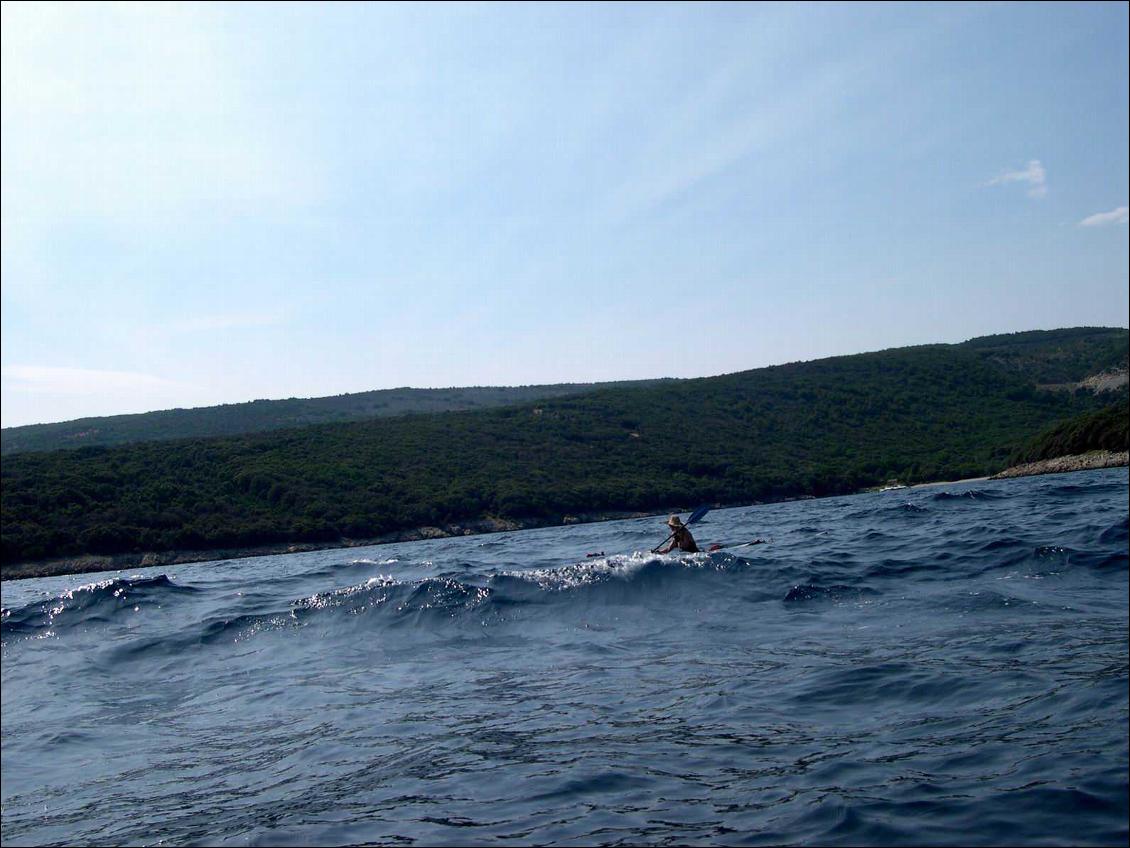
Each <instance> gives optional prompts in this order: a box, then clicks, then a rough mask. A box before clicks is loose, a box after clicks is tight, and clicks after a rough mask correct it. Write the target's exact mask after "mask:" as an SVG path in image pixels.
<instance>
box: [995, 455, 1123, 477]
mask: <svg viewBox="0 0 1130 848" xmlns="http://www.w3.org/2000/svg"><path fill="white" fill-rule="evenodd" d="M1123 465H1130V452H1128V451H1110V450H1097V451H1088V452H1087V453H1078V454H1072V455H1070V456H1057V457H1055V458H1054V459H1041V460H1040V461H1039V462H1026V463H1024V464H1022V465H1014V466H1012V468H1006V469H1005V470H1004V471H1001V472H999V473H997V474H994V475H993V476H992V477H990V478H989V479H990V480H1007V479H1009V478H1012V477H1031V476H1033V475H1036V474H1064V473H1066V472H1069V471H1091V470H1094V469H1097V468H1118V467H1119V466H1123Z"/></svg>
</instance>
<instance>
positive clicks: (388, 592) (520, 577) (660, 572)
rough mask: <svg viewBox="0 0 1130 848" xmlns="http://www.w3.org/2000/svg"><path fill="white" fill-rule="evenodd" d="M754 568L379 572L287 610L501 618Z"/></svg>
mask: <svg viewBox="0 0 1130 848" xmlns="http://www.w3.org/2000/svg"><path fill="white" fill-rule="evenodd" d="M754 565H755V563H753V562H752V561H751V560H746V559H743V558H742V557H737V556H734V555H733V554H727V553H714V554H693V555H689V556H687V555H683V556H678V555H676V556H662V555H656V554H639V553H637V554H630V555H624V556H610V557H601V558H594V559H592V560H586V561H584V562H578V563H573V564H571V565H566V566H562V567H558V568H536V569H528V570H523V571H501V572H497V573H495V574H492V575H489V576H487V577H480V578H476V577H468V576H466V575H463V574H458V573H447V574H441V575H438V576H436V577H429V578H425V579H423V580H416V581H403V582H402V581H399V580H396V579H394V578H393V577H391V576H388V575H378V576H376V577H372V578H370V579H369V580H367V581H366V582H364V583H362V584H359V585H356V586H347V587H345V588H342V589H335V590H333V591H330V592H320V593H317V594H315V595H311V596H310V597H307V598H302V599H300V600H297V601H295V602H294V604H293V605H292V608H293V612H294V615H295V617H296V618H298V619H299V620H300V621H302V620H304V619H307V618H309V617H310V616H313V615H318V614H322V613H326V612H329V611H333V612H336V613H346V614H349V615H361V614H365V613H369V612H373V611H383V612H386V613H388V614H390V615H392V616H394V617H397V618H404V617H412V618H420V617H424V616H428V617H445V618H451V617H455V616H457V615H459V614H460V613H462V612H474V613H476V614H479V615H481V614H483V613H498V614H502V613H505V612H508V611H510V610H512V609H513V608H515V607H518V606H524V605H539V604H551V603H557V604H568V603H571V602H573V601H577V600H584V601H585V602H587V603H594V602H595V603H623V602H626V601H631V600H632V599H633V598H639V597H641V596H642V595H643V594H645V593H648V592H662V591H664V590H665V589H666V588H667V587H668V586H670V585H671V584H672V583H673V582H682V583H686V584H688V585H691V586H693V585H695V584H696V583H703V582H704V581H706V580H709V579H710V576H711V575H719V574H724V573H735V572H741V571H745V570H747V569H749V568H751V567H753V566H754Z"/></svg>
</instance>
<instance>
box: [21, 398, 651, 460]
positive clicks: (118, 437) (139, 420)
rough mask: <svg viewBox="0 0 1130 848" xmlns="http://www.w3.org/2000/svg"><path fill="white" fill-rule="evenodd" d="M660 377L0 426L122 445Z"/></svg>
mask: <svg viewBox="0 0 1130 848" xmlns="http://www.w3.org/2000/svg"><path fill="white" fill-rule="evenodd" d="M656 382H659V381H656V380H638V381H626V382H619V383H555V384H552V385H544V386H469V387H466V388H452V389H410V388H403V389H378V390H375V391H371V392H356V393H353V394H345V395H334V396H332V397H320V398H289V399H286V400H254V401H248V402H247V403H229V404H223V405H221V406H204V407H198V408H195V409H167V410H163V411H160V412H142V413H137V414H134V415H111V416H105V417H100V418H78V419H75V420H74V421H63V422H60V423H57V424H28V425H26V426H23V427H6V428H4V429H3V430H0V450H2V451H3V453H4V455H9V454H15V453H27V452H30V451H50V450H59V449H60V448H81V447H92V446H104V445H123V444H130V443H133V442H149V441H158V440H166V439H184V438H202V437H207V436H235V435H239V434H240V433H258V432H263V431H266V430H281V429H285V428H288V427H301V426H304V425H306V424H324V423H327V422H339V421H358V420H365V419H370V418H384V417H391V416H396V415H412V414H422V413H433V412H450V411H458V410H467V409H490V408H492V407H498V406H507V405H509V404H513V403H524V402H526V401H534V400H539V399H542V398H551V397H562V396H563V395H575V394H583V393H585V392H590V391H595V390H597V389H602V388H616V387H620V386H647V385H652V384H653V383H656Z"/></svg>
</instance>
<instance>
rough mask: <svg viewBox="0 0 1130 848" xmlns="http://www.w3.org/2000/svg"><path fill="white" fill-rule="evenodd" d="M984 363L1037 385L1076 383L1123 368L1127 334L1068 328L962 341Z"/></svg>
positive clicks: (1129, 342) (1129, 343)
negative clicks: (996, 366)
mask: <svg viewBox="0 0 1130 848" xmlns="http://www.w3.org/2000/svg"><path fill="white" fill-rule="evenodd" d="M960 346H961V347H963V348H967V349H969V350H972V351H975V352H976V353H977V355H978V356H980V357H981V358H983V359H984V360H985V361H986V362H991V363H993V364H995V365H999V366H1000V367H1001V368H1003V369H1005V370H1007V371H1009V372H1011V373H1014V374H1017V375H1019V376H1021V377H1023V378H1024V379H1026V380H1031V381H1032V382H1033V383H1036V384H1040V385H1055V384H1065V383H1077V382H1080V381H1081V380H1083V378H1085V377H1089V376H1091V375H1092V374H1097V373H1098V372H1100V371H1105V370H1108V369H1111V368H1126V367H1127V360H1128V357H1130V332H1127V330H1125V329H1121V328H1117V327H1115V328H1110V327H1072V328H1070V329H1065V330H1030V331H1028V332H1024V333H1006V334H1003V335H997V336H982V337H980V338H976V339H970V340H969V341H967V342H963V343H962V344H961V345H960Z"/></svg>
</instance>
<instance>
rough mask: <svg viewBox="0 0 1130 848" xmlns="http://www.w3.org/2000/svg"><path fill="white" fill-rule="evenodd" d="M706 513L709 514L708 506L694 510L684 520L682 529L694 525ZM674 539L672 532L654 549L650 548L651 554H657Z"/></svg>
mask: <svg viewBox="0 0 1130 848" xmlns="http://www.w3.org/2000/svg"><path fill="white" fill-rule="evenodd" d="M708 512H710V504H703V505H702V506H700V507H699V508H698V509H696V510H695V511H694V512H692V513H691V515H690V518H688V519H687V520H686V522H684V524H683V526H684V527H690V526H691V525H692V524H694V523H695V522H696V521H698V520H699V519H700V518H702V517H703V516H704V515H706V513H708ZM674 538H675V534H674V532H672V533H671V535H670V536H668V537H667V538H666V539H664V540H663V541H662V542H660V543H659V544H658V545H656V546H655V547H654V548H652V549H651V552H652V553H653V554H657V553H659V549H660V548H662V547H663V546H664V545H666V544H667V543H668V542H670V541H671V540H672V539H674Z"/></svg>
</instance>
